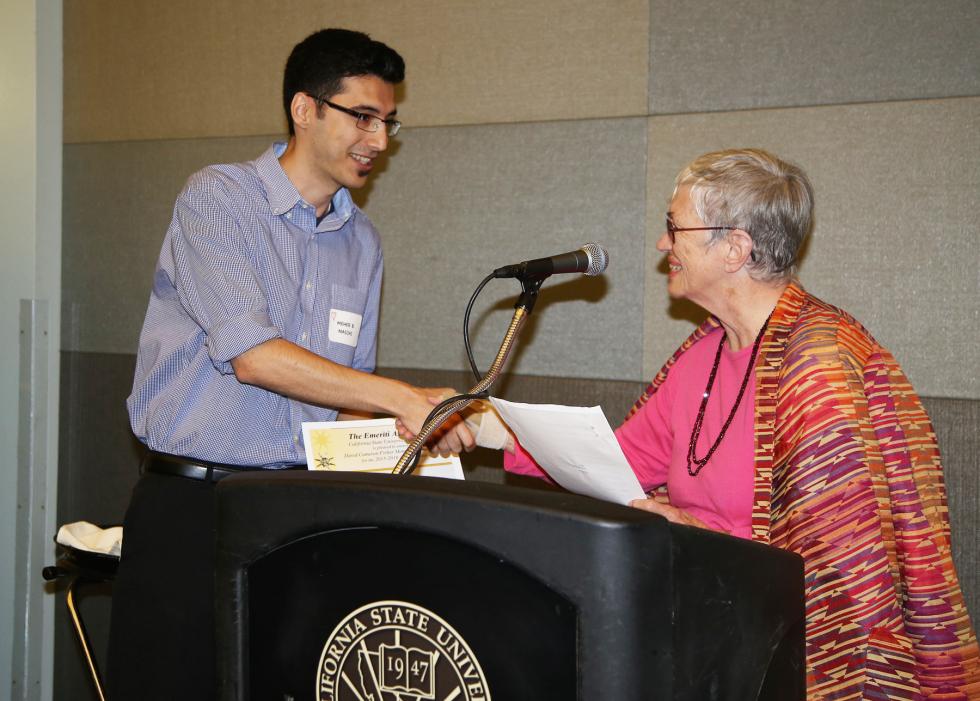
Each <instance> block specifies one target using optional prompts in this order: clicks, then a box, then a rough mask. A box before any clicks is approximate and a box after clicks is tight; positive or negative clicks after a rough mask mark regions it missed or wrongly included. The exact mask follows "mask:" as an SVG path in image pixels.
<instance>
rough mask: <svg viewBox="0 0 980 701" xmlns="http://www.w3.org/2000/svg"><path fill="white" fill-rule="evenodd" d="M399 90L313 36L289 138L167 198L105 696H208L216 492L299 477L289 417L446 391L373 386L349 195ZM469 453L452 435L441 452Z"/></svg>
mask: <svg viewBox="0 0 980 701" xmlns="http://www.w3.org/2000/svg"><path fill="white" fill-rule="evenodd" d="M403 78H404V62H403V61H402V58H401V56H399V55H398V54H397V53H396V52H395V51H394V50H392V49H391V48H389V47H387V46H385V45H384V44H381V43H379V42H376V41H372V40H371V39H370V38H369V37H368V36H367V35H365V34H361V33H359V32H351V31H346V30H340V29H326V30H322V31H319V32H316V33H315V34H313V35H311V36H309V37H307V38H306V39H305V40H304V41H302V42H301V43H300V44H298V45H297V46H296V47H295V48H294V49H293V51H292V54H291V55H290V57H289V60H288V61H287V63H286V70H285V76H284V80H283V102H284V107H285V110H286V116H287V120H288V123H289V133H290V137H289V141H288V143H276V144H273V145H272V146H271V147H270V148H269V149H268V150H267V151H266V152H265V153H263V154H262V155H261V156H260V157H259V158H258V159H256V160H254V161H250V162H247V163H240V164H230V165H216V166H210V167H208V168H205V169H204V170H202V171H200V172H198V173H196V174H195V175H193V176H191V178H190V180H189V181H188V183H187V185H186V186H185V188H184V189H183V191H182V192H181V193H180V195H179V196H178V199H177V203H176V205H175V207H174V215H173V219H172V221H171V224H170V227H169V229H168V231H167V235H166V238H165V240H164V244H163V249H162V251H161V254H160V259H159V263H158V265H157V270H156V274H155V276H154V283H153V290H152V293H151V296H150V303H149V307H148V309H147V314H146V320H145V322H144V326H143V331H142V334H141V336H140V348H139V356H138V360H137V368H136V377H135V380H134V383H133V393H132V395H131V396H130V397H129V399H128V401H127V406H128V409H129V414H130V421H131V424H132V427H133V431H134V433H135V434H136V436H137V437H138V438H139V439H140V440H141V441H143V442H144V443H145V444H146V445H147V446H148V447H149V448H150V449H151V451H152V452H151V453H150V456H149V458H148V461H147V463H146V473H145V475H144V476H143V477H142V478H141V480H140V482H139V484H138V485H137V487H136V489H135V490H134V493H133V499H132V502H131V504H130V507H129V510H128V511H127V514H126V519H125V522H124V526H125V528H124V533H125V545H124V547H123V553H122V560H121V563H120V568H119V573H118V575H117V579H116V585H115V589H114V594H113V613H112V625H111V631H110V652H109V675H108V676H109V684H108V689H109V697H110V698H117V699H129V698H141V699H151V698H160V699H176V698H180V699H191V698H200V699H211V698H214V694H215V684H214V676H213V672H214V634H213V601H212V597H213V593H212V592H213V567H214V516H213V490H214V482H215V481H216V480H217V479H220V478H221V477H222V476H224V475H226V474H231V473H233V472H234V471H236V470H240V469H247V468H252V469H255V468H266V469H280V468H286V467H290V466H293V465H302V464H304V463H305V452H304V449H303V444H302V433H301V424H302V422H303V421H328V420H333V419H334V418H337V417H339V418H344V417H358V416H363V415H366V414H371V413H373V412H381V413H384V414H388V415H393V416H395V417H397V418H398V419H399V421H400V422H401V423H402V424H403V425H404V426H405V427H407V428H408V429H409V430H411V431H416V432H417V431H418V430H419V428H420V427H421V425H422V422H423V421H424V419H425V417H426V415H427V414H428V413H429V412H430V411H431V409H432V407H433V402H434V401H435V398H436V397H441V396H442V395H443V394H445V393H446V392H447V391H448V390H423V389H419V388H416V387H412V386H411V385H407V384H405V383H402V382H397V381H395V380H390V379H385V378H382V377H378V376H376V375H373V374H372V372H373V370H374V364H375V351H376V336H377V324H378V306H379V296H380V289H381V274H382V267H383V265H382V254H381V245H380V239H379V236H378V233H377V231H376V230H375V228H374V227H373V226H372V224H371V222H370V221H368V219H367V217H366V216H365V215H364V214H363V212H361V210H360V209H358V207H357V206H356V205H355V204H354V203H353V201H352V199H351V196H350V193H349V189H351V188H357V187H361V186H363V185H364V184H365V183H366V182H367V179H368V177H369V175H370V173H371V170H372V169H373V167H374V164H375V161H376V159H377V158H378V156H379V155H380V154H381V153H382V152H383V151H384V150H385V149H386V148H387V146H388V138H389V137H390V136H394V135H395V133H397V131H398V128H399V127H400V124H399V123H398V121H396V119H395V114H396V109H395V85H396V84H398V83H400V82H401V81H402V80H403ZM471 446H472V438H471V437H470V435H469V433H468V432H467V431H466V430H465V428H463V427H462V426H461V425H459V426H457V427H456V428H455V429H453V430H451V431H450V432H448V433H447V434H446V435H445V437H444V439H443V441H442V443H441V444H440V447H441V448H443V449H447V448H448V449H453V450H457V451H458V450H460V449H461V448H468V447H471Z"/></svg>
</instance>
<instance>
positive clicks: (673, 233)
mask: <svg viewBox="0 0 980 701" xmlns="http://www.w3.org/2000/svg"><path fill="white" fill-rule="evenodd" d="M666 221H667V238H669V239H670V245H671V246H673V245H674V241H675V240H676V238H677V232H678V231H714V230H715V229H723V230H725V231H735V229H737V228H738V227H737V226H677V225H676V224H674V222H673V221H671V218H670V215H669V214H668V215H667V217H666Z"/></svg>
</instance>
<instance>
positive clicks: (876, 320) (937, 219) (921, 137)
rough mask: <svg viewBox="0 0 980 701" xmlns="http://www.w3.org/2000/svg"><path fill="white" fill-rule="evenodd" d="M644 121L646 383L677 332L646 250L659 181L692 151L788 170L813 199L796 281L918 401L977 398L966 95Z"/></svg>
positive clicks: (977, 225) (974, 232)
mask: <svg viewBox="0 0 980 701" xmlns="http://www.w3.org/2000/svg"><path fill="white" fill-rule="evenodd" d="M649 125H650V132H649V141H648V145H649V149H650V157H649V158H650V160H649V170H648V172H649V180H648V182H649V190H648V193H649V194H648V203H649V209H648V229H647V236H648V237H647V284H646V290H647V292H646V305H645V342H644V349H645V354H644V366H645V374H646V375H647V376H652V374H653V373H655V372H656V371H657V370H658V369H659V367H660V365H661V364H662V363H663V362H664V360H666V358H667V357H668V355H669V354H670V353H671V352H672V351H673V350H674V349H675V348H676V346H677V344H678V343H679V342H680V341H681V340H682V339H683V338H684V336H685V335H686V333H688V332H689V330H690V328H691V323H690V322H689V321H687V320H685V319H682V318H678V317H679V316H684V315H686V313H685V311H684V310H680V309H679V305H670V304H669V303H668V301H667V298H666V294H665V292H664V288H665V278H664V275H663V274H662V269H661V267H660V266H662V262H663V261H662V256H661V255H660V254H659V253H658V252H657V251H656V249H655V243H656V241H657V239H658V238H659V237H660V235H661V233H662V230H663V224H662V218H663V212H664V206H665V203H666V201H667V199H668V198H669V196H670V194H671V191H672V189H673V178H674V176H675V175H676V173H677V172H678V171H679V170H680V169H681V168H682V167H683V166H684V165H685V164H686V163H688V162H689V161H690V160H691V159H693V158H694V157H695V156H697V155H699V154H701V153H704V152H706V151H710V150H714V149H719V148H729V147H740V146H759V147H762V148H766V149H769V150H771V151H773V152H775V153H776V154H778V155H781V156H783V157H785V158H788V159H790V160H793V161H796V162H797V163H799V164H800V165H802V166H803V167H804V169H805V170H806V171H807V172H808V173H809V174H810V177H811V179H812V181H813V184H814V188H815V190H816V221H817V223H816V227H815V231H814V236H813V237H812V239H811V240H810V243H809V247H808V250H807V253H806V256H805V258H804V260H803V264H802V267H801V278H802V280H803V283H804V285H805V286H806V287H807V288H808V289H809V290H810V291H811V292H813V293H814V294H816V295H818V296H819V297H821V298H823V299H825V300H826V301H828V302H830V303H832V304H835V305H837V306H840V307H842V308H844V309H846V310H847V311H849V312H851V313H852V314H854V315H855V316H856V317H857V318H858V319H859V320H861V321H862V322H863V323H864V324H865V325H866V326H867V327H868V328H869V329H870V330H871V332H872V333H873V334H874V335H875V336H876V337H877V338H878V340H879V341H881V342H882V343H883V344H885V345H886V346H887V347H888V348H889V349H890V350H891V351H892V352H893V353H894V354H895V356H896V357H897V358H898V360H899V362H901V363H902V366H903V367H904V369H905V371H906V373H907V374H908V375H909V376H910V378H911V380H912V383H913V384H914V385H915V387H916V389H917V390H918V391H919V393H920V394H924V395H929V396H939V397H960V398H972V399H976V398H980V373H978V372H977V368H978V367H980V351H978V341H980V336H978V331H977V329H978V328H980V311H978V309H980V305H978V299H980V275H978V273H977V271H978V269H980V248H978V247H977V241H978V239H980V220H978V218H977V211H980V170H978V168H977V163H978V161H980V98H962V99H949V100H939V101H921V102H902V103H882V104H869V105H853V106H842V107H823V108H805V109H786V110H758V111H745V112H730V113H718V114H701V115H687V116H671V117H653V118H650V121H649ZM672 315H673V316H672Z"/></svg>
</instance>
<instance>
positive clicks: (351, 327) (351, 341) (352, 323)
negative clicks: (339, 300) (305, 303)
mask: <svg viewBox="0 0 980 701" xmlns="http://www.w3.org/2000/svg"><path fill="white" fill-rule="evenodd" d="M360 333H361V315H360V314H355V313H354V312H345V311H344V310H343V309H331V310H330V333H329V335H328V338H329V339H330V340H331V341H333V342H334V343H343V344H344V345H345V346H356V345H357V337H358V336H359V335H360Z"/></svg>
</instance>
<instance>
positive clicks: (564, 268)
mask: <svg viewBox="0 0 980 701" xmlns="http://www.w3.org/2000/svg"><path fill="white" fill-rule="evenodd" d="M608 265H609V254H608V253H606V249H605V248H603V247H602V246H600V245H599V244H597V243H587V244H585V245H584V246H582V247H581V248H580V249H578V250H577V251H569V252H568V253H559V254H558V255H557V256H549V257H547V258H535V259H534V260H526V261H524V262H522V263H517V264H515V265H505V266H504V267H502V268H497V269H496V270H494V271H493V276H494V277H516V278H521V279H524V278H542V279H543V278H546V277H548V276H549V275H557V274H559V273H584V274H586V275H599V274H600V273H602V272H603V271H605V269H606V266H608Z"/></svg>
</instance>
